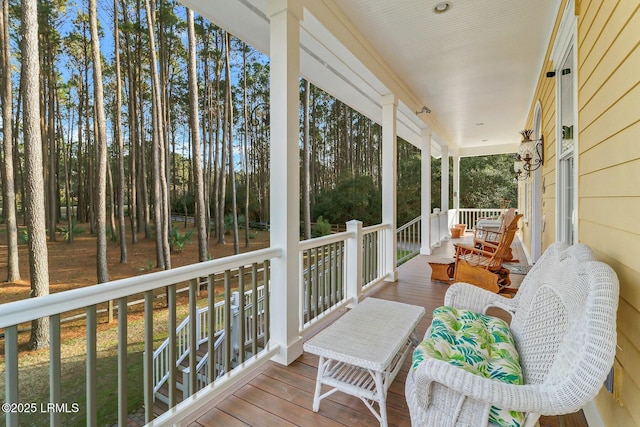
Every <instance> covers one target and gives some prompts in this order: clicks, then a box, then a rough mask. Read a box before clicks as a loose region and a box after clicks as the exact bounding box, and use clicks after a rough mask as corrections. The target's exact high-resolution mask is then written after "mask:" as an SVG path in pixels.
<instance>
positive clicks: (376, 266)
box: [361, 224, 397, 290]
mask: <svg viewBox="0 0 640 427" xmlns="http://www.w3.org/2000/svg"><path fill="white" fill-rule="evenodd" d="M388 229H389V225H387V224H378V225H372V226H370V227H365V228H363V229H362V252H361V253H362V290H367V289H369V288H370V287H372V286H374V285H375V284H377V283H379V282H381V281H382V280H383V279H384V277H385V273H386V272H385V271H384V268H385V265H386V260H387V257H388V256H397V255H396V254H393V255H392V254H387V251H386V248H387V233H386V231H387V230H388Z"/></svg>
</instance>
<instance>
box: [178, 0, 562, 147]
mask: <svg viewBox="0 0 640 427" xmlns="http://www.w3.org/2000/svg"><path fill="white" fill-rule="evenodd" d="M181 1H182V2H183V3H184V4H185V5H188V6H190V7H192V8H193V9H194V10H195V11H196V12H198V13H201V14H202V15H203V16H205V17H206V18H208V19H209V20H211V21H212V22H214V23H215V24H216V25H218V26H220V27H222V28H225V29H227V30H228V31H230V32H231V33H233V34H234V35H236V36H237V37H239V38H241V39H243V40H244V41H245V42H247V43H249V44H251V45H252V46H254V47H256V48H257V49H259V50H261V51H262V52H264V53H266V54H268V51H269V19H268V18H267V15H266V0H181ZM300 2H301V3H302V4H303V5H304V7H305V12H304V20H303V22H302V30H301V46H302V51H301V64H300V69H301V74H302V76H303V77H305V78H307V79H309V80H310V81H311V82H313V83H314V84H316V85H317V86H319V87H321V88H322V89H324V90H325V91H327V92H329V93H331V94H332V95H333V96H336V97H337V98H339V99H340V100H342V101H343V102H345V103H347V104H349V105H350V106H352V107H353V108H355V109H357V110H358V111H360V112H361V113H363V114H365V115H367V116H368V117H370V118H372V119H373V120H375V121H377V122H380V120H381V103H380V96H381V95H384V94H387V93H389V92H393V93H394V94H396V96H397V97H398V100H399V111H398V121H399V123H398V134H399V135H400V136H401V137H403V138H405V139H407V140H408V141H409V142H411V143H414V144H416V145H418V144H419V141H420V129H421V128H424V127H429V128H430V129H431V130H432V131H433V132H434V138H435V141H436V142H437V144H447V145H448V146H449V151H450V153H451V154H456V153H457V154H459V155H462V156H464V155H478V154H493V153H505V152H514V151H515V150H517V141H518V134H517V132H518V131H519V130H520V129H521V127H522V126H523V124H524V123H525V121H526V118H527V113H528V109H529V106H530V105H531V102H532V96H533V93H534V89H535V84H536V81H537V78H538V75H539V73H540V71H541V67H542V61H543V58H544V54H545V51H546V48H547V44H548V41H549V37H550V35H551V31H552V28H553V25H554V20H555V16H556V13H557V11H558V7H559V5H560V0H545V1H530V0H450V2H451V3H452V5H453V7H452V8H451V10H450V11H448V12H446V13H443V14H436V13H434V11H433V10H434V6H435V5H436V4H437V3H440V0H402V1H400V2H392V1H388V0H340V1H335V0H322V1H319V0H300ZM423 105H426V106H428V107H429V108H430V109H431V110H432V113H431V114H428V115H427V114H420V115H419V116H416V115H415V113H414V111H416V110H419V109H420V108H421V107H422V106H423ZM479 123H482V125H479ZM437 144H435V145H434V147H433V148H434V155H439V151H440V150H439V147H438V145H437Z"/></svg>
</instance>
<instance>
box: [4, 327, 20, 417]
mask: <svg viewBox="0 0 640 427" xmlns="http://www.w3.org/2000/svg"><path fill="white" fill-rule="evenodd" d="M4 363H5V365H4V369H5V374H4V375H5V377H4V380H5V397H4V398H5V403H9V404H11V403H18V402H19V401H20V399H19V393H18V325H14V326H8V327H7V328H6V329H5V330H4ZM18 415H19V414H18V412H15V411H6V412H5V420H6V422H7V427H18V422H19V418H18Z"/></svg>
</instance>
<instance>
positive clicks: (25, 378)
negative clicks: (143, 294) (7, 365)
mask: <svg viewBox="0 0 640 427" xmlns="http://www.w3.org/2000/svg"><path fill="white" fill-rule="evenodd" d="M203 304H204V302H200V306H202V305H203ZM187 314H188V307H187V306H186V305H180V306H178V310H177V317H178V322H180V321H181V320H182V319H183V318H184V317H186V315H187ZM167 315H168V311H167V310H166V309H156V310H154V321H153V325H154V331H153V333H154V345H153V347H154V349H155V348H157V347H158V346H159V345H160V344H161V343H162V341H164V340H165V339H166V338H167V332H168V325H167ZM138 317H139V316H138ZM62 327H63V328H65V325H63V326H62ZM127 328H128V330H127V338H128V343H129V345H128V359H127V362H128V363H127V366H128V369H127V371H128V378H127V383H128V399H127V401H128V413H132V412H134V411H136V410H137V409H139V408H141V407H142V406H143V404H144V395H143V387H142V379H143V348H144V341H143V333H144V320H143V319H142V318H135V319H130V320H129V322H127ZM97 340H98V343H97V358H98V360H97V371H98V375H97V382H98V383H97V406H98V414H97V415H98V425H100V426H104V425H112V424H116V423H117V413H118V412H117V411H118V365H117V363H118V358H117V356H118V332H117V325H116V324H115V323H114V325H113V327H109V328H108V329H106V330H103V331H99V332H98V335H97ZM61 353H62V369H61V370H62V378H61V393H62V402H63V403H67V404H68V405H69V406H71V404H72V403H77V404H78V405H79V411H78V412H77V413H67V414H62V420H61V425H64V426H84V425H86V393H85V390H86V385H85V381H86V341H85V338H84V336H83V337H81V338H73V339H69V340H67V341H66V342H64V343H63V344H62V346H61ZM18 364H19V380H18V383H19V393H20V401H21V402H22V403H29V402H36V403H37V404H38V407H39V405H40V403H41V402H45V403H46V402H48V401H49V352H48V350H43V351H37V352H22V353H21V354H20V355H19V359H18ZM3 371H4V359H0V372H3ZM4 392H5V385H4V375H1V376H0V401H4ZM3 423H4V417H2V419H1V421H0V424H3ZM48 424H49V414H47V413H35V414H22V415H21V416H20V425H21V426H23V425H24V426H42V425H48Z"/></svg>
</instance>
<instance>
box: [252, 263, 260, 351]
mask: <svg viewBox="0 0 640 427" xmlns="http://www.w3.org/2000/svg"><path fill="white" fill-rule="evenodd" d="M251 298H252V301H251V307H252V309H251V310H252V311H251V314H253V316H252V317H251V352H252V353H253V355H254V356H255V355H256V354H258V316H259V315H260V307H259V306H258V264H256V263H255V262H254V263H253V264H252V265H251Z"/></svg>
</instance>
